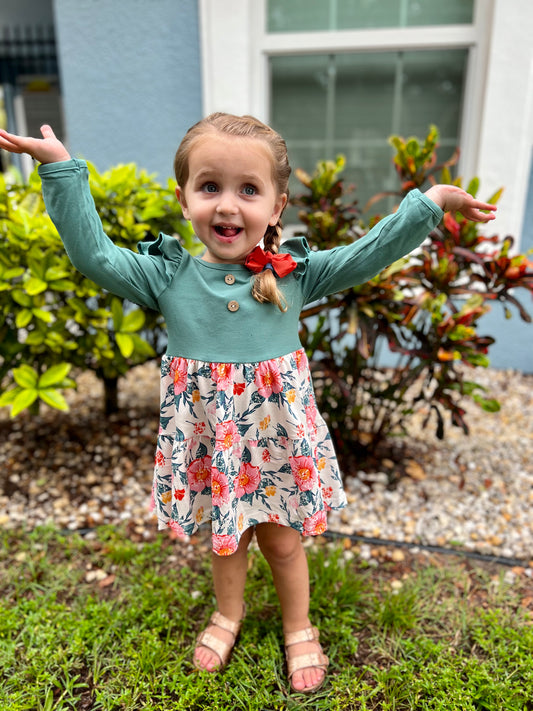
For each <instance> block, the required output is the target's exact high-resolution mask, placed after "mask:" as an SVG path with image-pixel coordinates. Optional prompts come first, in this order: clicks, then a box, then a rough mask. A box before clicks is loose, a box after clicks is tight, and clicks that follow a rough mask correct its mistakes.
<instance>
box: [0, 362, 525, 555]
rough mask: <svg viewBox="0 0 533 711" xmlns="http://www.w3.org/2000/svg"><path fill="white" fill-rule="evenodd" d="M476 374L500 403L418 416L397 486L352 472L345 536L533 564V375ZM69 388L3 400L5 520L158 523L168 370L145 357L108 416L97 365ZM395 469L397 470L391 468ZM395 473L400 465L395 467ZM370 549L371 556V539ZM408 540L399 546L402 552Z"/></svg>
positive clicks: (1, 505) (0, 483)
mask: <svg viewBox="0 0 533 711" xmlns="http://www.w3.org/2000/svg"><path fill="white" fill-rule="evenodd" d="M469 379H471V380H475V381H476V382H479V383H482V384H484V385H485V386H486V387H487V388H488V389H489V391H490V392H491V394H492V395H493V396H495V397H497V398H498V399H499V400H500V402H501V405H502V407H501V411H500V412H499V413H495V414H487V413H484V412H483V411H481V410H480V409H479V408H478V407H477V406H475V405H473V404H470V403H465V407H466V409H467V413H468V414H467V422H468V423H469V425H470V429H471V433H470V435H469V436H465V435H464V434H463V433H462V432H461V431H459V430H457V428H451V427H449V428H448V429H447V434H446V439H445V440H444V441H439V440H437V439H436V437H435V436H434V434H433V430H432V429H431V428H428V429H425V430H423V429H422V427H421V423H422V420H423V418H424V413H420V414H419V415H417V417H416V418H415V419H414V420H413V422H412V426H411V427H410V436H409V438H408V452H409V455H408V457H409V458H408V460H407V461H406V462H403V466H402V472H405V471H407V475H405V474H404V475H403V476H402V477H401V478H399V480H398V481H397V483H396V484H395V486H394V487H393V488H391V487H390V486H389V482H390V480H391V469H392V470H393V469H394V466H395V465H394V463H393V462H392V461H389V462H387V461H384V462H383V463H382V465H383V467H382V468H383V471H364V472H363V471H358V472H351V473H350V476H346V477H345V484H346V490H347V493H348V499H349V506H348V507H347V508H346V509H344V510H343V511H342V512H340V513H337V514H332V515H331V516H330V521H329V527H330V529H331V530H332V531H337V532H339V533H342V534H343V535H349V534H356V535H358V536H365V537H373V538H381V539H391V540H395V541H403V542H412V543H419V544H425V545H435V546H443V547H447V548H450V547H452V548H455V549H458V550H468V551H476V552H479V553H483V554H489V555H495V556H502V557H509V558H517V559H520V560H522V561H524V565H525V567H527V566H530V567H531V566H533V561H532V558H533V514H532V513H531V512H532V505H533V387H532V386H533V376H532V375H523V374H521V373H516V372H511V371H496V370H484V369H477V370H476V371H474V373H472V374H469ZM78 384H79V387H78V390H77V391H76V392H74V391H73V392H71V393H69V394H68V399H69V402H70V405H71V411H70V412H69V413H58V412H57V411H51V410H48V409H46V408H43V411H42V414H41V415H40V416H38V417H34V418H30V417H28V416H22V417H20V418H17V419H15V420H10V419H9V417H8V412H7V410H6V409H3V410H0V443H1V444H0V525H1V526H3V527H5V528H11V529H13V528H17V527H21V526H23V527H27V528H33V527H35V526H37V525H40V524H44V523H47V522H53V523H54V524H55V525H57V526H59V527H61V528H65V529H70V530H76V529H86V528H92V527H94V526H96V525H99V524H102V523H112V524H115V523H118V522H122V521H127V522H128V525H129V528H130V530H131V531H132V533H134V534H135V535H137V536H142V537H150V536H152V535H154V534H155V530H156V523H155V521H154V519H153V517H152V515H151V513H150V512H149V509H148V504H149V497H150V489H151V478H152V463H153V455H154V449H155V440H156V433H157V426H158V398H159V374H158V370H157V366H156V365H155V364H148V365H146V366H142V367H140V368H136V369H135V370H133V371H131V372H130V373H129V374H128V377H127V378H126V380H125V382H124V383H123V384H122V386H121V393H120V401H121V404H122V406H123V410H122V411H121V412H120V413H119V414H117V415H115V416H113V417H111V418H107V419H106V418H104V417H103V415H102V407H101V402H102V398H103V395H102V388H101V385H100V383H99V382H98V381H97V380H96V379H95V378H94V377H93V376H92V375H91V374H90V373H84V374H83V375H82V376H81V377H80V378H79V379H78ZM392 474H394V472H392ZM392 478H394V476H393V477H392ZM358 552H359V554H360V555H363V556H368V557H371V556H372V553H371V552H370V549H369V547H368V546H366V547H365V546H364V545H363V546H359V547H358ZM400 554H401V551H398V555H400Z"/></svg>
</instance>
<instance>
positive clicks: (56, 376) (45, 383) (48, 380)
mask: <svg viewBox="0 0 533 711" xmlns="http://www.w3.org/2000/svg"><path fill="white" fill-rule="evenodd" d="M71 368H72V365H71V363H58V364H57V365H53V366H51V367H50V368H48V370H47V371H46V372H45V373H43V374H42V375H41V377H40V378H39V385H38V387H39V388H44V389H46V388H49V387H50V386H51V385H58V384H59V383H61V382H62V381H63V380H64V379H65V378H66V377H67V375H68V374H69V373H70V369H71Z"/></svg>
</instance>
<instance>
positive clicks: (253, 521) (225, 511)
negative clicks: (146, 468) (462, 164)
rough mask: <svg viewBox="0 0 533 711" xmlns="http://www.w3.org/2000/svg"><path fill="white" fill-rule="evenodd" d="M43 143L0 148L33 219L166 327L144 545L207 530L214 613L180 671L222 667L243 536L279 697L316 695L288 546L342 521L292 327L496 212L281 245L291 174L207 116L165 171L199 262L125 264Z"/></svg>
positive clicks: (444, 194) (409, 213) (312, 652)
mask: <svg viewBox="0 0 533 711" xmlns="http://www.w3.org/2000/svg"><path fill="white" fill-rule="evenodd" d="M41 132H42V135H43V138H42V139H35V138H22V137H19V136H15V135H12V134H8V133H6V132H5V131H0V147H2V148H4V149H6V150H8V151H12V152H19V153H20V152H27V153H29V154H30V155H31V156H33V157H34V158H35V159H36V160H38V161H40V162H41V164H42V165H41V166H40V167H39V173H40V176H41V179H42V184H43V193H44V198H45V202H46V206H47V210H48V212H49V214H50V216H51V218H52V220H53V221H54V223H55V225H56V226H57V229H58V231H59V233H60V235H61V237H62V239H63V240H64V243H65V247H66V250H67V252H68V254H69V257H70V259H71V260H72V263H73V264H74V265H75V266H76V267H77V268H78V269H79V270H80V271H82V272H83V273H84V274H85V275H86V276H88V277H89V278H91V279H93V280H94V281H95V282H97V283H98V284H100V285H101V286H102V287H104V288H106V289H108V290H109V291H111V292H113V293H115V294H117V295H119V296H121V297H125V298H127V299H130V300H131V301H133V302H135V303H137V304H140V305H143V306H147V307H149V308H151V309H158V310H159V311H160V312H161V313H162V314H163V316H164V318H165V320H166V324H167V329H168V348H167V353H166V355H165V356H164V357H163V359H162V364H161V418H160V430H159V437H158V444H157V452H156V461H155V474H154V485H153V505H154V508H155V511H156V512H157V518H158V522H159V527H160V528H167V527H168V528H170V529H172V530H173V531H174V532H176V533H177V534H178V535H179V536H186V535H190V534H192V533H194V532H195V531H196V530H197V528H198V526H199V525H200V524H201V523H203V522H206V521H209V520H210V521H211V527H212V548H213V552H212V570H213V581H214V590H215V596H216V601H217V607H218V610H217V611H216V612H215V613H214V614H213V615H212V617H211V619H210V621H209V623H208V625H207V628H206V630H204V632H203V633H202V634H201V635H200V636H199V638H198V641H197V646H196V649H195V653H194V663H195V665H196V666H197V667H198V668H200V669H203V670H207V671H210V672H211V671H215V670H217V669H221V668H222V667H224V665H225V664H226V663H227V661H228V658H229V656H230V653H231V650H232V647H233V645H234V643H235V640H236V637H237V634H238V632H239V628H240V624H241V620H242V618H243V616H244V614H245V606H244V601H243V595H244V585H245V579H246V571H247V548H248V545H249V543H250V539H251V537H252V534H253V532H254V531H255V534H256V537H257V542H258V545H259V547H260V549H261V551H262V552H263V554H264V555H265V557H266V559H267V561H268V563H269V565H270V567H271V569H272V574H273V579H274V584H275V586H276V590H277V593H278V596H279V601H280V606H281V614H282V620H283V631H284V635H285V650H286V655H287V663H288V675H289V679H290V684H291V687H292V688H293V689H294V690H297V691H305V692H310V691H314V690H316V689H317V688H318V687H319V686H320V685H321V684H322V682H323V680H324V677H325V673H326V669H327V665H328V658H327V657H326V656H325V655H324V653H323V651H322V648H321V646H320V644H319V635H318V630H317V629H316V628H315V627H312V626H311V624H310V621H309V617H308V614H309V577H308V569H307V561H306V556H305V552H304V548H303V546H302V543H301V536H302V535H304V536H310V535H317V534H320V533H322V532H324V531H325V530H326V512H327V511H328V510H329V509H339V508H342V507H343V506H344V505H345V495H344V492H343V488H342V482H341V477H340V474H339V469H338V466H337V460H336V457H335V452H334V450H333V447H332V443H331V439H330V436H329V433H328V430H327V427H326V424H325V422H324V420H323V419H322V417H321V416H320V415H319V413H318V412H317V410H316V405H315V398H314V394H313V387H312V383H311V377H310V372H309V366H308V362H307V358H306V355H305V352H304V351H303V350H302V348H301V345H300V343H299V339H298V319H299V315H300V312H301V310H302V308H303V306H304V305H305V304H306V303H308V302H311V301H313V300H316V299H320V298H321V297H323V296H326V295H328V294H331V293H334V292H338V291H341V290H342V289H346V288H349V287H351V286H354V285H356V284H359V283H361V282H364V281H366V280H368V279H370V278H371V277H373V276H374V275H375V274H376V273H378V272H379V271H380V270H381V269H382V268H384V267H385V266H387V265H389V264H391V263H392V262H394V261H395V260H396V259H399V258H400V257H402V256H403V255H405V254H407V253H408V252H410V251H411V250H412V249H414V248H415V247H417V246H418V245H419V244H420V243H421V242H422V241H423V240H424V238H425V237H426V236H427V234H428V233H429V232H430V231H431V230H432V229H433V228H434V227H435V226H436V225H437V224H438V223H439V222H440V220H441V218H442V216H443V210H451V211H460V212H462V213H463V215H465V217H467V218H469V219H471V220H475V221H481V222H486V221H488V220H491V219H493V218H494V215H493V214H492V212H490V213H484V212H481V211H482V210H489V211H493V210H494V209H495V208H494V206H492V205H488V204H486V203H482V202H479V201H477V200H474V199H473V198H472V197H471V196H470V195H468V194H467V193H466V192H464V191H462V190H460V189H459V188H457V187H453V186H449V185H437V186H434V187H432V188H430V189H429V190H428V191H427V192H426V193H425V194H422V193H420V192H419V191H418V190H413V191H412V192H410V193H409V195H408V196H407V197H406V198H405V199H404V200H403V202H402V203H401V205H400V207H399V209H398V211H397V212H396V213H395V214H393V215H390V216H389V217H387V218H385V219H383V220H381V221H380V222H379V224H378V225H377V226H376V227H374V228H373V229H372V230H371V231H370V232H369V233H368V234H367V235H366V236H365V237H363V238H361V239H359V240H358V241H356V242H354V243H353V244H350V245H347V246H342V247H337V248H335V249H331V250H326V251H323V252H316V251H313V250H310V249H309V247H308V245H307V243H306V241H305V239H302V238H298V239H291V240H288V241H287V242H285V243H284V244H283V245H281V215H282V213H283V210H284V208H285V206H286V204H287V197H288V181H289V174H290V167H289V163H288V159H287V151H286V146H285V143H284V141H283V140H282V138H281V137H280V136H279V135H278V134H277V133H276V132H275V131H273V130H272V129H271V128H269V127H268V126H266V125H264V124H263V123H261V122H260V121H258V120H256V119H254V118H252V117H248V116H243V117H237V116H231V115H228V114H213V115H211V116H209V117H207V118H206V119H204V120H202V121H200V122H199V123H198V124H196V125H195V126H193V127H192V128H191V129H190V130H189V131H188V133H187V134H186V136H185V138H184V139H183V141H182V143H181V145H180V147H179V148H178V151H177V153H176V158H175V171H176V179H177V188H176V195H177V198H178V200H179V202H180V203H181V206H182V209H183V214H184V216H185V217H186V218H187V219H189V220H190V221H191V222H192V225H193V227H194V230H195V233H196V235H197V236H198V238H199V239H200V240H201V242H203V244H204V245H205V251H204V253H203V255H202V256H201V257H200V258H193V257H191V256H190V255H189V254H188V253H187V252H186V251H184V250H183V249H182V247H181V245H180V243H179V242H178V240H177V239H175V238H174V237H169V236H167V235H163V234H161V235H160V236H159V238H158V239H157V240H155V241H154V242H151V243H141V244H140V245H139V253H138V254H137V253H134V252H132V251H130V250H127V249H120V248H118V247H115V246H114V245H113V244H112V243H111V241H110V240H109V239H108V238H107V236H106V235H105V234H104V233H103V230H102V225H101V222H100V220H99V217H98V215H97V213H96V211H95V207H94V202H93V200H92V198H91V194H90V191H89V185H88V180H87V167H86V164H85V163H84V162H83V161H81V160H77V159H71V157H70V155H69V154H68V152H67V150H66V148H65V147H64V146H63V144H62V143H61V142H60V141H58V140H57V139H56V138H55V136H54V133H53V131H52V129H51V128H50V127H49V126H43V128H42V129H41ZM261 242H263V244H264V250H263V249H262V248H261V247H260V246H259V245H260V243H261Z"/></svg>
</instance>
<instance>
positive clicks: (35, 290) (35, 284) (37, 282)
mask: <svg viewBox="0 0 533 711" xmlns="http://www.w3.org/2000/svg"><path fill="white" fill-rule="evenodd" d="M24 286H25V287H26V291H27V293H28V294H29V295H30V296H35V294H41V293H42V292H43V291H46V289H48V282H46V281H42V279H38V278H37V277H30V278H29V279H28V281H27V282H26V284H25V285H24Z"/></svg>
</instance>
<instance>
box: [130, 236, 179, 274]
mask: <svg viewBox="0 0 533 711" xmlns="http://www.w3.org/2000/svg"><path fill="white" fill-rule="evenodd" d="M137 249H138V250H139V254H142V255H145V256H148V257H159V256H161V257H163V258H165V259H168V260H169V261H171V262H174V263H175V264H176V266H177V265H178V264H179V263H180V262H181V260H182V259H183V254H184V252H183V247H182V246H181V244H180V241H179V240H178V239H177V238H176V237H171V236H170V235H165V234H163V233H162V232H161V233H160V234H159V237H158V238H157V239H155V240H152V241H151V242H139V243H138V244H137Z"/></svg>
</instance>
